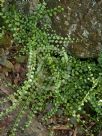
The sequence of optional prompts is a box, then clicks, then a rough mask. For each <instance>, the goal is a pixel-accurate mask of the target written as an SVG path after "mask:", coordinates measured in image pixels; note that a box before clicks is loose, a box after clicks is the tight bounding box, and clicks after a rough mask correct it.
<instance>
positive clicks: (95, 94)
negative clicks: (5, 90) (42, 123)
mask: <svg viewBox="0 0 102 136" xmlns="http://www.w3.org/2000/svg"><path fill="white" fill-rule="evenodd" d="M62 11H63V9H62V8H61V7H60V6H59V7H57V8H54V9H51V10H49V9H47V8H46V4H45V3H43V4H38V6H37V8H36V10H35V11H34V12H33V13H32V14H30V15H29V16H25V15H24V14H21V13H19V12H18V11H17V10H16V9H15V8H14V7H12V8H11V9H9V11H5V9H4V8H3V9H2V11H1V12H0V15H1V17H2V18H3V21H4V25H3V26H2V30H4V31H9V32H10V33H11V34H12V35H13V38H14V41H15V42H16V43H18V44H22V49H21V51H20V53H22V52H23V54H26V55H27V56H28V63H27V74H26V79H25V81H24V83H23V84H22V85H21V86H19V88H18V90H16V92H15V93H14V94H11V95H9V96H8V97H7V98H4V100H2V101H0V104H1V105H2V104H3V103H6V102H7V101H11V102H12V105H11V106H10V107H8V108H7V109H5V110H4V111H2V112H1V113H0V120H2V119H3V118H4V117H5V116H7V115H9V114H10V113H12V112H13V111H14V110H16V109H17V108H18V109H19V113H18V114H17V117H16V120H15V121H14V123H13V126H12V129H11V131H10V134H9V136H15V135H16V131H17V128H18V127H19V123H20V120H21V119H22V117H23V116H25V113H28V111H29V113H28V114H27V117H28V121H27V122H26V123H25V125H24V126H23V127H22V130H24V129H25V128H26V127H28V126H29V125H30V123H31V121H32V118H33V117H34V116H35V115H36V114H37V113H39V112H43V113H44V114H45V116H44V119H45V120H46V119H48V118H50V117H52V116H54V115H55V114H58V112H59V110H60V109H61V110H62V114H63V115H66V116H68V118H70V117H75V118H76V119H77V121H78V122H81V120H80V117H81V115H83V114H87V112H86V110H85V104H90V106H91V109H92V110H93V111H94V112H95V115H94V116H93V117H92V120H94V121H95V122H96V123H97V124H98V123H99V122H100V123H101V118H102V83H101V81H102V71H101V66H100V65H99V64H96V63H95V62H94V61H93V62H92V61H89V60H88V61H81V60H80V59H77V58H74V57H73V56H71V55H68V53H67V51H66V48H65V46H66V45H68V43H69V42H73V39H72V38H70V37H61V36H59V35H57V34H56V33H55V32H54V31H52V29H51V21H50V16H53V15H56V14H57V13H59V12H62ZM44 19H46V21H44ZM49 104H50V105H51V107H52V108H51V110H49V111H46V108H47V106H48V105H49ZM90 116H91V115H90ZM90 118H91V117H90Z"/></svg>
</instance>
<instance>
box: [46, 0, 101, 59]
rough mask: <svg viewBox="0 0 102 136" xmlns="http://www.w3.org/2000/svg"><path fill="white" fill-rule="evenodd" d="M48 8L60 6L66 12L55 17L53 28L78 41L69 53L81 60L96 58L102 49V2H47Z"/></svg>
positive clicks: (59, 0) (75, 0)
mask: <svg viewBox="0 0 102 136" xmlns="http://www.w3.org/2000/svg"><path fill="white" fill-rule="evenodd" d="M46 2H47V4H48V7H50V8H54V7H56V6H58V5H60V6H62V7H63V8H64V12H62V13H60V14H57V15H56V16H53V18H52V27H53V29H54V30H56V32H57V33H58V34H60V35H62V36H67V35H70V36H72V37H75V38H76V39H78V42H77V43H76V42H74V43H72V44H69V45H68V51H70V52H71V53H72V54H73V55H75V56H77V57H79V58H96V57H98V54H99V52H100V51H101V49H102V0H82V1H81V0H56V1H55V0H52V1H51V0H46Z"/></svg>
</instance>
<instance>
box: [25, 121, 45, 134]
mask: <svg viewBox="0 0 102 136" xmlns="http://www.w3.org/2000/svg"><path fill="white" fill-rule="evenodd" d="M25 134H26V135H27V136H48V131H47V129H46V128H45V127H44V126H43V125H42V124H41V123H40V122H39V121H38V120H37V119H36V118H34V119H33V120H32V124H31V126H30V127H29V128H28V129H27V130H26V131H25ZM23 136H24V134H23Z"/></svg>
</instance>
